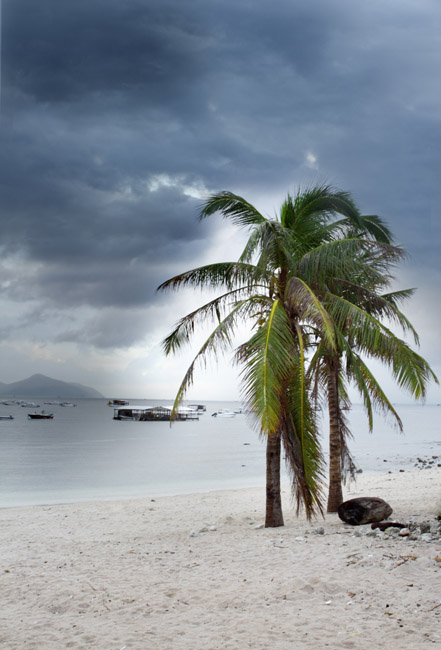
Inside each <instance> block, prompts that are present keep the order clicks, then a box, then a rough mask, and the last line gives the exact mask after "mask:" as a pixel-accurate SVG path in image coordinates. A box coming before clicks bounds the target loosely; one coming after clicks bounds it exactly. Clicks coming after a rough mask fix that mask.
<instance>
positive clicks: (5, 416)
mask: <svg viewBox="0 0 441 650" xmlns="http://www.w3.org/2000/svg"><path fill="white" fill-rule="evenodd" d="M13 419H14V416H13V415H0V420H13Z"/></svg>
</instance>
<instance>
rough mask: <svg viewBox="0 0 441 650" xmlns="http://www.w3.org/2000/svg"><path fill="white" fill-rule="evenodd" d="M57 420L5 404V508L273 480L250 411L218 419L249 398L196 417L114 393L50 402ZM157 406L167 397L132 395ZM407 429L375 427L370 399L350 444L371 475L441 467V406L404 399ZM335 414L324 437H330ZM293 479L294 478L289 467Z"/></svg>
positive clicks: (0, 408)
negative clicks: (177, 415) (125, 411)
mask: <svg viewBox="0 0 441 650" xmlns="http://www.w3.org/2000/svg"><path fill="white" fill-rule="evenodd" d="M32 401H33V402H36V403H38V404H39V405H40V409H38V410H41V408H44V409H45V410H46V411H51V412H53V413H54V419H52V420H30V419H29V418H28V417H27V415H28V413H29V412H33V411H34V410H35V409H34V408H26V407H23V406H20V405H19V404H9V405H4V404H1V405H0V415H12V416H13V417H14V419H13V420H0V507H2V508H7V507H13V506H26V505H43V504H55V503H72V502H81V501H95V500H114V499H128V498H138V497H151V498H154V497H157V496H169V495H176V494H189V493H200V492H209V491H212V490H223V489H237V488H244V487H258V486H263V485H264V482H265V444H264V441H263V440H262V439H261V438H260V437H259V434H258V433H257V432H256V430H255V429H254V426H253V423H252V421H251V420H250V419H249V418H248V417H247V416H246V415H244V414H236V415H235V416H234V417H232V418H220V417H212V414H213V413H215V412H217V411H218V410H219V409H231V410H238V409H239V408H240V406H241V405H240V403H239V402H205V406H206V412H205V413H204V414H203V415H201V416H200V418H199V420H196V421H184V422H175V423H173V424H172V426H170V423H169V422H133V421H119V420H114V419H113V408H112V407H109V406H108V403H107V400H100V399H93V400H77V401H75V402H74V403H75V406H61V405H46V404H44V402H43V401H42V400H41V399H40V400H38V399H37V398H34V399H32ZM130 402H131V403H132V404H135V403H136V404H144V405H146V406H148V405H151V406H156V405H160V404H164V402H161V401H158V400H130ZM395 408H396V409H397V411H398V413H399V415H400V417H401V419H402V421H403V424H404V433H399V432H398V431H397V430H396V428H394V427H393V426H392V423H391V422H388V421H385V420H384V419H382V418H381V417H378V418H376V420H375V422H374V431H373V433H369V431H368V425H367V420H366V416H365V414H364V411H363V408H362V407H361V406H360V405H354V406H353V408H352V410H351V411H350V412H348V413H347V416H348V419H349V424H350V428H351V430H352V432H353V439H352V440H351V441H350V449H351V452H352V455H353V457H354V459H355V462H356V465H357V467H358V468H359V469H360V470H362V471H363V472H367V473H375V472H382V473H385V472H398V471H408V470H410V469H414V468H415V467H421V468H424V467H429V466H431V467H433V466H435V467H436V466H440V467H441V406H440V405H402V406H400V405H395ZM327 426H328V423H327V420H326V418H325V417H324V418H323V421H322V427H321V428H322V442H323V445H324V446H326V444H327V442H326V441H327ZM284 477H285V478H286V477H287V475H286V474H285V475H284Z"/></svg>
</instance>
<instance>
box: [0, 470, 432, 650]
mask: <svg viewBox="0 0 441 650" xmlns="http://www.w3.org/2000/svg"><path fill="white" fill-rule="evenodd" d="M440 483H441V469H439V468H433V469H425V470H417V471H413V472H398V473H394V474H383V475H370V476H368V475H363V474H362V475H360V476H359V478H358V479H357V482H356V484H352V485H351V486H350V487H349V488H348V489H347V490H346V498H352V497H355V496H378V497H381V498H383V499H385V500H386V501H388V503H390V505H391V506H392V507H393V510H394V512H393V515H392V517H391V519H392V520H393V521H401V522H408V521H416V522H421V521H424V520H427V521H432V522H433V521H434V520H435V517H436V516H437V515H439V514H440V512H441V486H440ZM284 513H285V526H284V527H283V528H277V529H264V528H261V527H259V525H261V524H262V523H263V516H264V490H263V489H262V488H251V489H243V490H228V491H221V492H211V493H207V494H193V495H181V496H176V497H164V498H155V499H149V498H147V499H136V500H130V501H117V502H94V503H81V504H67V505H56V506H52V505H51V506H34V507H23V508H9V509H4V510H1V511H0V518H1V549H2V567H1V585H0V590H1V591H0V593H1V607H0V646H1V647H2V648H4V649H5V650H31V649H36V648H39V649H44V650H52V649H53V650H55V649H56V650H61V649H63V648H75V649H77V648H78V649H82V650H84V649H92V648H93V649H95V648H96V649H99V650H122V649H123V648H124V650H142V649H149V650H153V649H155V650H156V649H158V650H159V649H161V650H168V649H173V650H174V649H175V648H176V649H179V650H181V649H182V650H187V649H191V650H202V649H204V650H217V649H222V650H224V649H225V650H227V649H235V650H237V649H242V648H253V649H254V650H268V649H270V648H271V649H272V650H288V649H290V650H291V649H293V648H296V649H297V648H299V649H302V648H308V649H309V648H317V649H321V648H332V649H334V650H335V649H339V648H357V649H358V650H364V649H368V648H369V649H370V650H371V649H372V648H380V647H386V648H392V649H395V648H397V649H398V648H412V649H413V650H415V649H418V648H425V647H429V646H433V645H441V541H440V539H439V537H438V539H435V540H432V541H426V540H425V539H417V540H410V539H409V538H405V537H397V536H393V537H388V536H387V535H386V536H385V535H384V534H383V533H381V534H379V535H378V536H377V537H373V536H371V535H372V531H371V527H370V525H366V526H361V527H351V526H348V525H346V524H343V522H341V521H340V520H339V518H338V517H337V515H331V516H329V515H328V516H326V518H325V519H320V520H316V521H313V522H312V523H308V522H306V520H305V519H304V517H303V516H301V517H299V518H297V517H296V516H295V513H294V511H293V509H292V507H291V503H290V492H289V487H288V486H286V488H285V489H284ZM321 529H324V531H323V530H321Z"/></svg>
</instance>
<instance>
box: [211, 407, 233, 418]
mask: <svg viewBox="0 0 441 650" xmlns="http://www.w3.org/2000/svg"><path fill="white" fill-rule="evenodd" d="M211 417H213V418H234V417H236V413H235V412H234V411H230V410H229V409H220V410H219V411H216V412H215V413H212V414H211Z"/></svg>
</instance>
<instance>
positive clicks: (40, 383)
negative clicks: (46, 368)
mask: <svg viewBox="0 0 441 650" xmlns="http://www.w3.org/2000/svg"><path fill="white" fill-rule="evenodd" d="M0 397H62V398H67V397H69V398H73V397H75V398H77V399H79V398H86V399H97V398H102V397H104V395H101V393H99V392H98V391H97V390H95V389H94V388H89V386H83V385H82V384H76V383H68V382H66V381H60V380H59V379H52V378H51V377H46V376H45V375H32V377H29V378H28V379H23V381H16V382H14V383H13V384H5V383H3V382H0Z"/></svg>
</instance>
